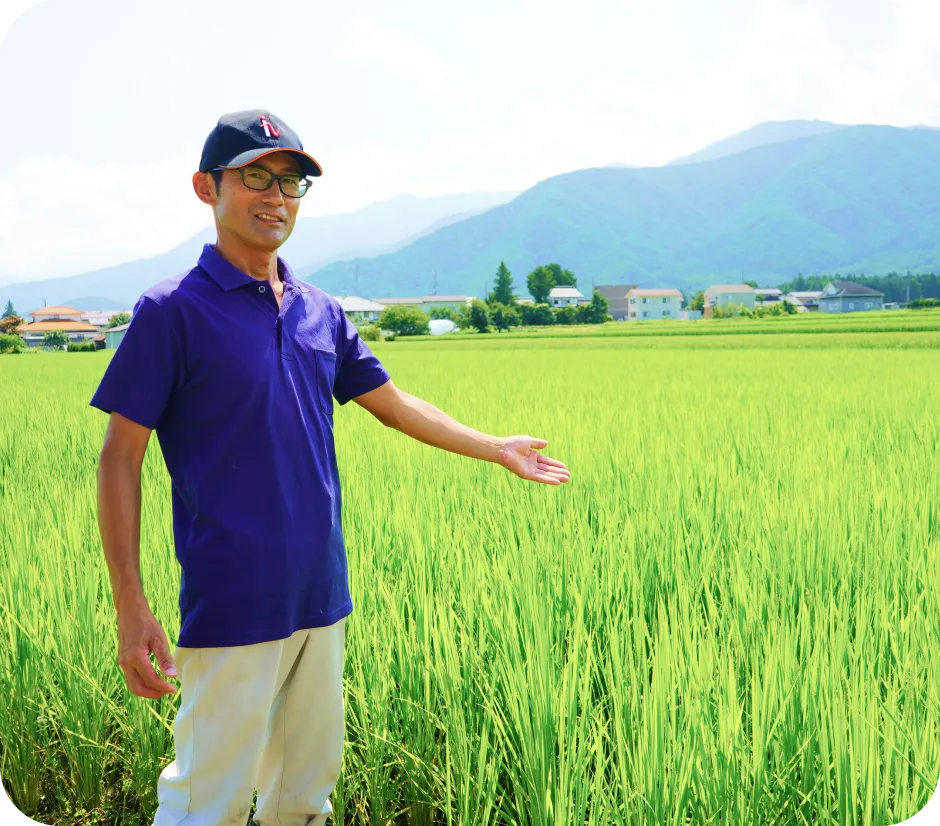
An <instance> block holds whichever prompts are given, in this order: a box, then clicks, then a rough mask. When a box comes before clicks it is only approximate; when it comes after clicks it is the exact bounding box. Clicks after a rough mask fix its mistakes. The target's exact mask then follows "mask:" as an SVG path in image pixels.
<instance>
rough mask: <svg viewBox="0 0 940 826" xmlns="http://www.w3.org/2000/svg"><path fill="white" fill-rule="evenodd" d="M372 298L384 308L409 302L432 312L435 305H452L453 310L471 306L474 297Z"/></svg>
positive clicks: (420, 296) (426, 311) (421, 296)
mask: <svg viewBox="0 0 940 826" xmlns="http://www.w3.org/2000/svg"><path fill="white" fill-rule="evenodd" d="M372 300H373V301H374V302H375V303H376V304H381V305H382V306H383V308H384V307H390V306H392V305H393V304H408V305H410V306H413V307H417V308H418V309H419V310H421V311H423V312H425V313H428V314H430V312H431V310H433V309H434V308H435V307H450V308H451V309H452V310H460V309H462V308H464V307H469V306H470V302H471V301H472V300H473V298H472V297H471V296H468V295H419V296H415V297H413V298H373V299H372Z"/></svg>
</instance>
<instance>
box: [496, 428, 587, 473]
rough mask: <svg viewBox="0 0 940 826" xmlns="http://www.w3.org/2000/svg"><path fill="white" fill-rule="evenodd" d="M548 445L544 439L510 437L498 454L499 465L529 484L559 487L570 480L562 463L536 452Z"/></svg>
mask: <svg viewBox="0 0 940 826" xmlns="http://www.w3.org/2000/svg"><path fill="white" fill-rule="evenodd" d="M547 444H548V442H547V441H545V439H533V438H532V437H531V436H510V437H509V438H507V439H505V441H504V444H503V448H502V450H501V451H500V454H499V463H500V464H501V465H502V466H503V467H504V468H506V469H507V470H510V471H512V472H513V473H515V474H516V476H519V477H521V478H523V479H528V480H529V481H530V482H542V483H544V484H546V485H560V484H562V483H563V482H567V481H568V480H569V479H571V474H570V473H569V472H568V468H566V467H565V464H564V462H559V461H558V460H557V459H551V458H549V457H548V456H543V455H542V454H541V453H539V452H538V451H539V450H540V449H542V448H544V447H545V446H546V445H547Z"/></svg>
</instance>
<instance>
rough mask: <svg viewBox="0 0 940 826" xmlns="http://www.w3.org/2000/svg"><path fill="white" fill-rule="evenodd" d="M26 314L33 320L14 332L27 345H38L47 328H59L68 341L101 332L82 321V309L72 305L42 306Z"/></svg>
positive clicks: (85, 337) (81, 339)
mask: <svg viewBox="0 0 940 826" xmlns="http://www.w3.org/2000/svg"><path fill="white" fill-rule="evenodd" d="M27 315H29V316H31V317H32V319H33V320H32V321H31V322H28V323H26V324H21V325H20V326H19V327H17V328H16V332H17V334H18V335H19V336H20V337H21V338H22V339H23V341H25V342H26V344H27V346H29V347H37V346H40V345H41V344H42V337H43V336H44V335H45V334H46V332H47V331H49V330H59V331H60V332H63V333H65V336H66V338H68V340H69V341H84V340H85V339H88V338H94V337H95V336H97V335H98V334H99V333H100V332H101V331H100V330H99V329H98V328H97V327H95V326H94V325H92V324H89V323H88V322H86V321H83V320H82V311H81V310H76V309H75V308H74V307H61V306H51V307H42V308H40V309H38V310H34V311H33V312H31V313H28V314H27Z"/></svg>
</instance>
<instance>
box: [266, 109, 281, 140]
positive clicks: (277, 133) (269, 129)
mask: <svg viewBox="0 0 940 826" xmlns="http://www.w3.org/2000/svg"><path fill="white" fill-rule="evenodd" d="M261 125H262V126H263V127H264V134H265V136H266V137H268V138H279V137H281V130H280V129H275V128H274V124H273V123H271V121H269V120H268V116H267V115H262V116H261Z"/></svg>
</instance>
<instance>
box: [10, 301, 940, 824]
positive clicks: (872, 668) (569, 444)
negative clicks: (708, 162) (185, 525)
mask: <svg viewBox="0 0 940 826" xmlns="http://www.w3.org/2000/svg"><path fill="white" fill-rule="evenodd" d="M931 313H933V311H924V312H923V313H920V314H917V317H916V319H914V320H913V321H912V320H911V318H912V316H913V314H908V315H905V314H903V313H888V312H885V313H880V314H857V317H853V318H849V317H848V316H845V317H841V318H813V319H806V318H804V317H803V316H800V317H795V318H786V319H779V320H777V319H774V320H771V319H762V320H759V321H750V320H747V319H729V320H727V321H724V320H723V321H720V322H715V323H714V324H711V323H709V324H702V325H701V326H699V324H698V323H697V322H694V323H690V324H689V325H688V326H685V327H683V325H684V324H685V323H684V322H682V323H680V322H676V323H674V324H672V325H671V326H670V325H669V324H667V323H663V324H660V325H658V326H657V325H653V324H650V325H649V326H648V329H647V328H646V327H645V325H644V327H643V328H642V329H641V328H640V327H634V328H631V329H632V332H631V330H630V329H627V328H628V327H629V325H619V326H618V327H615V326H614V325H612V324H607V325H604V327H603V328H602V330H600V331H595V332H599V334H594V335H591V334H587V335H586V333H590V330H588V329H586V328H580V329H578V330H577V335H574V334H569V333H568V332H567V331H563V330H552V334H551V335H542V334H541V333H540V334H538V335H529V334H528V333H524V332H523V331H513V332H512V333H511V334H510V335H504V336H502V337H499V338H497V337H496V336H489V337H488V336H477V335H466V336H458V337H454V338H452V339H449V338H448V337H446V336H445V337H441V338H438V339H434V340H409V341H396V342H393V343H392V342H375V343H374V344H373V345H372V346H373V349H374V351H375V352H376V354H377V355H379V357H380V358H381V359H382V360H383V362H384V363H385V364H386V365H387V366H388V368H389V369H390V372H391V373H392V376H393V378H394V380H395V382H396V384H398V385H399V386H400V387H402V388H403V389H405V390H407V391H409V392H412V393H415V394H416V395H419V396H421V397H423V398H426V399H428V400H429V401H430V402H432V403H433V404H435V405H437V406H439V407H441V408H442V409H444V410H446V411H448V412H449V413H451V414H452V415H454V416H455V417H456V418H458V419H459V420H461V421H464V422H466V423H467V424H469V425H471V426H473V427H475V428H478V429H480V430H484V431H487V432H491V433H496V434H500V435H508V434H512V433H529V434H530V435H533V436H544V437H545V438H547V439H548V440H549V446H548V448H547V449H546V451H545V452H546V453H548V454H549V455H552V456H556V457H558V458H560V459H562V460H563V461H565V462H566V463H567V464H568V466H569V467H570V468H571V470H572V474H573V476H572V481H571V483H570V484H569V485H567V486H565V487H563V488H558V489H550V488H547V487H545V486H536V485H530V484H526V483H523V482H522V481H521V480H519V479H517V478H516V477H513V476H510V475H509V474H507V473H506V472H505V471H503V470H502V469H500V468H497V467H495V466H491V465H483V464H481V463H478V462H473V461H471V460H469V459H465V458H464V457H459V456H454V455H451V454H446V453H443V452H441V451H435V450H433V449H431V448H429V447H427V446H425V445H422V444H420V443H417V442H415V441H413V440H410V439H408V438H406V437H404V436H403V435H401V434H398V433H396V432H394V431H391V430H389V429H387V428H383V427H382V426H381V425H380V424H379V423H378V422H376V421H375V420H374V419H372V418H371V417H370V416H368V414H366V413H365V411H363V410H361V409H359V408H358V407H357V406H355V405H348V406H346V407H343V408H339V407H337V412H336V414H335V428H336V444H337V454H338V457H339V463H340V471H341V475H342V478H343V484H344V496H343V504H344V514H343V518H344V531H345V536H346V544H347V550H348V555H349V560H350V566H349V568H350V581H351V589H352V594H353V601H354V604H355V610H354V613H353V614H352V616H351V617H350V618H349V620H348V623H347V648H346V668H345V701H346V731H347V744H346V751H345V755H344V763H343V771H342V776H341V778H340V782H339V784H338V785H337V788H336V790H335V791H334V794H333V805H334V812H335V817H336V819H337V822H343V823H347V824H375V825H376V826H378V824H382V825H383V826H384V825H385V824H411V825H413V826H419V825H420V826H431V824H435V825H436V824H447V825H448V826H455V825H456V824H467V825H468V826H503V825H504V824H505V825H506V826H508V824H515V826H534V824H539V826H543V825H544V826H549V825H550V826H562V825H564V826H568V824H575V823H577V824H591V825H592V826H601V825H602V824H603V826H608V824H617V825H618V826H620V825H622V826H628V825H629V826H634V825H636V826H639V824H643V825H644V826H646V824H653V823H655V824H676V826H678V825H679V824H682V826H685V824H716V823H721V824H732V825H734V826H736V825H737V824H742V825H743V824H781V823H795V824H800V823H805V824H810V823H812V824H833V825H834V824H839V826H843V824H845V825H846V826H850V825H851V826H856V825H857V826H861V824H865V826H869V825H874V824H888V823H896V822H899V821H902V820H904V819H906V818H908V817H910V816H912V815H913V814H914V813H916V812H917V811H918V810H919V809H920V808H922V807H923V806H924V804H925V803H926V801H927V800H928V799H929V797H930V796H931V794H932V793H933V791H934V788H935V786H936V783H937V777H938V774H940V690H938V687H940V657H938V656H937V652H938V650H940V589H938V587H937V586H938V584H940V583H938V581H937V574H936V569H937V566H936V558H937V554H938V552H940V474H937V472H936V467H937V464H938V449H940V417H938V416H937V413H938V412H940V383H938V382H936V381H935V376H936V375H937V372H938V368H940V333H938V332H937V330H936V328H935V327H932V326H931V325H937V324H938V319H940V315H937V314H936V313H933V315H931ZM861 316H865V317H864V318H862V317H861ZM925 319H926V321H925ZM772 325H777V326H772ZM692 329H702V330H708V332H695V333H689V332H682V330H685V331H690V330H692ZM770 329H774V330H779V331H778V332H773V333H771V334H768V331H769V330H770ZM494 350H496V351H499V352H498V353H496V352H492V351H494ZM108 358H109V354H108V353H107V352H101V353H98V354H94V353H92V354H88V356H87V358H82V359H74V358H70V357H68V356H67V355H61V356H60V355H59V354H40V355H38V356H37V357H36V358H29V359H26V360H25V361H24V360H23V359H17V358H10V359H0V559H2V560H3V566H4V567H3V570H2V575H0V640H2V643H0V775H2V778H3V782H4V785H5V787H6V789H7V791H8V793H9V794H10V795H11V797H12V798H13V800H14V801H15V802H16V803H17V805H18V806H19V807H20V808H21V809H23V810H24V811H26V812H27V813H28V814H30V815H31V816H32V817H34V818H36V819H37V820H39V821H40V822H55V823H60V824H65V825H66V826H73V824H74V826H77V824H98V823H100V824H109V826H111V825H112V824H121V825H122V826H125V825H126V826H130V824H145V823H148V822H149V818H150V817H151V816H152V813H153V810H154V808H155V806H156V799H155V789H156V778H157V775H158V773H159V771H160V770H161V769H162V768H163V767H164V766H165V765H166V764H167V763H168V762H169V761H170V760H172V759H173V743H172V737H171V729H172V723H173V718H174V715H175V713H176V708H177V703H178V699H177V698H176V697H164V698H163V699H162V700H160V701H158V702H153V701H146V700H140V699H138V698H134V697H132V696H130V695H129V693H128V692H127V690H126V688H125V686H124V681H123V676H122V674H121V672H120V669H119V668H118V666H117V660H116V647H115V646H116V633H115V632H116V628H115V620H114V612H113V606H112V605H111V595H110V585H109V581H108V576H107V569H106V566H105V564H104V559H103V555H102V553H101V548H100V541H99V538H98V534H97V525H96V520H95V499H96V487H95V469H96V464H97V457H98V451H99V450H100V446H101V439H102V436H103V433H104V428H105V424H106V420H105V417H104V416H103V415H102V414H101V413H100V412H98V411H95V410H93V409H91V408H89V407H88V404H87V403H88V399H89V398H90V397H91V395H92V393H93V391H94V389H95V387H96V385H97V382H98V379H99V378H100V375H101V372H102V371H103V369H104V366H105V364H106V362H107V359H108ZM142 493H143V502H142V519H141V544H142V551H141V553H142V560H141V565H142V577H143V580H144V589H145V592H146V594H147V597H148V600H149V602H150V605H151V607H152V609H153V610H154V612H155V613H156V615H157V617H158V618H159V619H160V621H161V622H162V623H163V625H164V628H165V630H166V632H167V635H168V636H169V638H170V640H171V641H175V639H176V636H177V634H178V630H179V628H178V613H177V611H178V608H177V595H178V587H179V572H178V566H177V563H176V561H175V558H174V552H173V537H172V523H171V513H170V504H169V503H170V483H169V478H168V476H167V473H166V469H165V467H164V465H163V460H162V458H161V457H160V455H159V450H158V445H157V444H156V440H154V441H153V446H152V448H151V450H150V451H148V454H147V457H146V459H145V462H144V466H143V480H142Z"/></svg>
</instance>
